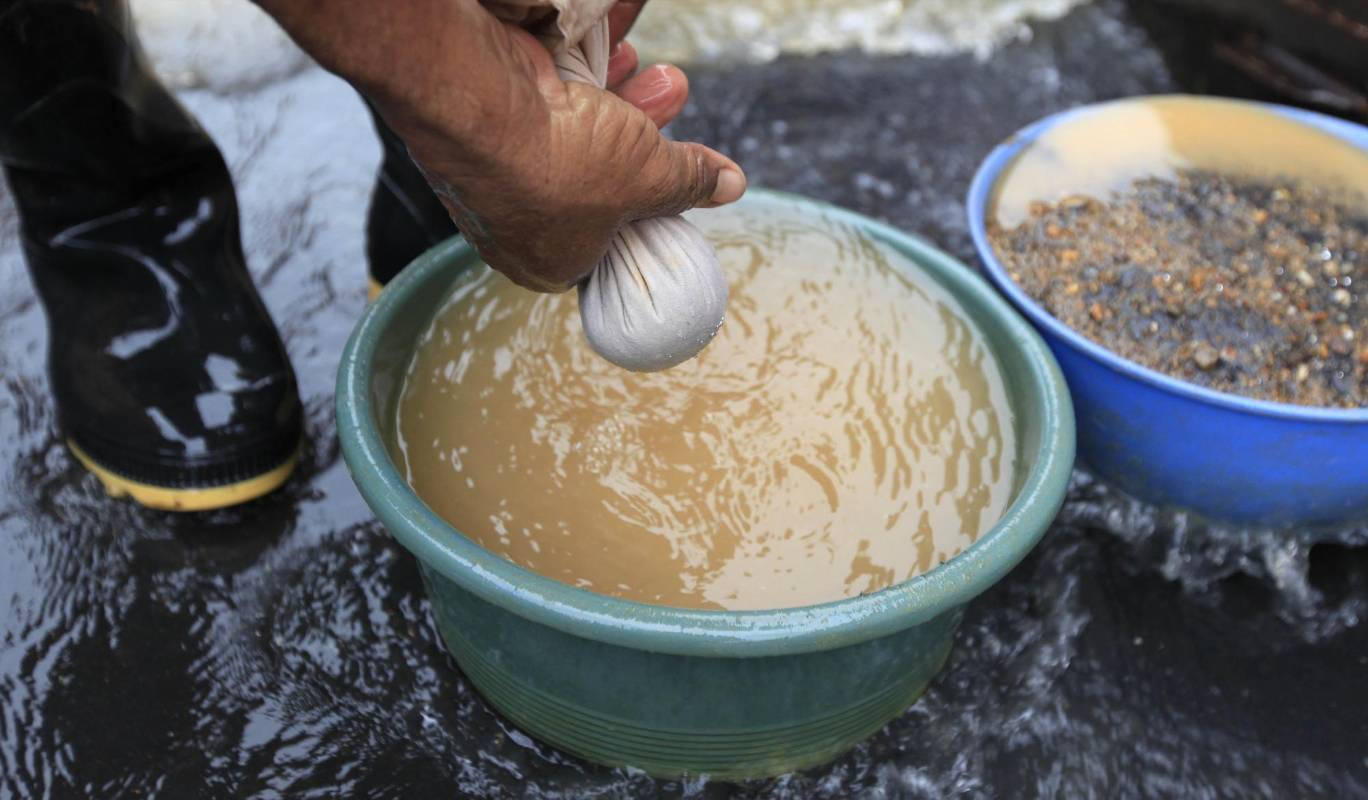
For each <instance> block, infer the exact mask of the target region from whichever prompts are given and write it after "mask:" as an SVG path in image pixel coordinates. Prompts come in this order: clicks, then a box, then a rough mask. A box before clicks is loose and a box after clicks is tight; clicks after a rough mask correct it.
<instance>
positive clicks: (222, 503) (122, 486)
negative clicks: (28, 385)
mask: <svg viewBox="0 0 1368 800" xmlns="http://www.w3.org/2000/svg"><path fill="white" fill-rule="evenodd" d="M66 444H67V447H68V448H70V449H71V454H72V455H74V456H76V460H77V461H80V462H81V464H82V466H84V467H85V468H86V469H88V470H90V471H91V472H92V473H94V475H95V477H97V478H99V479H100V483H102V484H104V488H105V491H106V492H108V493H109V496H110V497H130V498H132V499H133V501H134V502H136V503H139V504H141V505H144V506H147V507H148V508H156V509H161V510H163V511H211V510H213V509H216V508H226V507H228V506H235V505H238V504H239V503H245V502H247V501H248V500H255V499H256V498H258V497H261V496H262V495H264V494H269V493H270V492H273V491H275V490H276V489H278V488H280V485H281V484H283V483H284V482H285V481H286V480H288V479H289V477H290V473H292V472H294V468H295V466H296V465H298V463H299V451H298V450H296V451H295V453H294V455H292V456H290V457H289V458H288V459H286V460H285V463H283V464H281V465H280V466H278V467H276V468H274V469H272V470H271V471H269V472H264V473H262V474H260V475H257V476H256V477H254V478H248V479H247V480H245V481H238V482H237V483H230V484H227V485H225V486H211V487H208V488H204V489H172V488H169V487H166V486H154V485H152V484H150V483H139V482H138V481H133V480H129V479H128V478H125V477H123V476H121V475H116V474H114V473H113V472H110V471H109V470H108V469H106V468H104V467H102V466H100V465H99V464H97V463H95V461H94V460H92V459H91V457H90V456H89V455H87V454H86V453H85V451H84V450H82V449H81V448H80V447H77V446H76V443H75V442H73V441H71V440H70V439H67V440H66Z"/></svg>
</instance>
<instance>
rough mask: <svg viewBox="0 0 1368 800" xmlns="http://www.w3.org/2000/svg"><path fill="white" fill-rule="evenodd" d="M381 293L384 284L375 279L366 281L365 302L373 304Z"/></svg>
mask: <svg viewBox="0 0 1368 800" xmlns="http://www.w3.org/2000/svg"><path fill="white" fill-rule="evenodd" d="M383 291H385V284H383V283H381V282H380V281H377V280H376V279H375V278H370V279H368V282H367V284H366V301H367V302H369V303H374V302H375V298H377V297H379V296H380V293H381V292H383Z"/></svg>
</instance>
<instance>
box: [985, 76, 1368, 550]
mask: <svg viewBox="0 0 1368 800" xmlns="http://www.w3.org/2000/svg"><path fill="white" fill-rule="evenodd" d="M1225 102H1229V101H1225ZM1254 105H1258V106H1259V107H1261V108H1263V109H1265V110H1267V111H1270V112H1273V113H1276V114H1281V115H1283V116H1285V117H1288V118H1290V119H1292V120H1295V121H1297V122H1300V123H1301V124H1304V125H1309V126H1311V127H1314V128H1317V129H1319V130H1321V131H1323V132H1325V133H1329V134H1331V135H1334V136H1338V137H1340V138H1342V139H1345V140H1347V141H1348V142H1349V143H1351V144H1353V145H1354V146H1356V147H1359V148H1362V149H1364V150H1365V151H1368V128H1365V127H1363V126H1361V125H1355V124H1353V123H1349V122H1345V121H1343V120H1340V119H1335V118H1333V117H1328V116H1325V115H1323V114H1316V113H1313V112H1309V111H1303V110H1300V109H1295V108H1288V107H1286V106H1279V105H1272V104H1267V103H1258V104H1254ZM1098 108H1100V106H1086V107H1082V108H1077V109H1072V110H1069V111H1065V112H1061V113H1059V114H1055V115H1053V116H1049V117H1046V118H1045V119H1043V120H1040V121H1039V122H1036V123H1034V124H1032V125H1030V126H1028V127H1026V128H1024V129H1022V130H1021V131H1019V132H1018V133H1017V134H1016V135H1014V136H1012V137H1011V138H1010V139H1008V140H1007V141H1006V142H1004V143H1003V144H1001V145H999V146H998V147H997V148H996V149H994V150H993V152H992V153H991V154H989V156H988V158H987V159H986V160H985V161H984V162H983V165H982V166H980V167H979V170H978V173H977V174H976V175H975V176H974V181H973V184H972V185H971V186H970V187H969V197H968V211H969V229H970V232H971V233H972V235H973V237H974V246H975V247H976V248H978V254H979V258H980V259H981V260H982V262H983V265H984V270H985V272H986V274H987V277H988V279H989V280H990V281H991V282H992V283H993V284H994V285H995V286H996V287H997V288H998V290H999V291H1000V292H1002V294H1003V295H1004V296H1006V298H1007V299H1008V301H1009V302H1011V303H1012V305H1014V306H1016V308H1017V310H1019V311H1020V312H1021V313H1022V314H1024V315H1025V316H1026V317H1027V318H1028V319H1030V321H1031V322H1032V324H1034V325H1035V327H1036V329H1037V330H1039V331H1040V333H1041V336H1042V337H1043V338H1044V339H1045V342H1046V344H1048V345H1049V347H1050V350H1052V351H1053V352H1054V355H1055V358H1056V359H1057V360H1058V361H1059V366H1060V367H1061V369H1062V370H1063V371H1064V378H1065V380H1066V381H1067V382H1068V384H1069V390H1070V393H1071V394H1072V395H1073V402H1074V410H1075V414H1076V417H1077V424H1078V457H1079V460H1080V461H1081V462H1083V463H1084V464H1085V465H1087V466H1088V467H1089V468H1090V469H1091V470H1092V471H1093V472H1094V473H1095V474H1097V475H1098V476H1100V477H1102V478H1103V479H1105V480H1107V481H1109V482H1110V483H1112V484H1114V485H1117V486H1119V487H1121V488H1122V489H1124V490H1126V491H1127V492H1129V493H1131V494H1132V495H1135V496H1136V497H1139V498H1141V499H1143V500H1146V501H1149V502H1151V503H1155V504H1157V505H1163V506H1171V507H1176V508H1181V509H1185V510H1188V511H1192V512H1196V513H1198V514H1200V515H1202V516H1204V517H1207V518H1210V519H1213V520H1217V521H1222V522H1232V523H1241V524H1249V523H1253V524H1257V525H1260V526H1269V527H1292V526H1302V527H1322V526H1325V527H1332V526H1339V525H1344V524H1347V523H1354V522H1358V521H1361V520H1364V519H1368V409H1362V408H1361V409H1325V408H1314V407H1309V406H1297V405H1290V404H1286V403H1272V402H1266V401H1262V400H1252V399H1249V398H1246V397H1240V396H1238V395H1232V394H1227V393H1224V392H1217V391H1214V390H1211V389H1206V388H1203V387H1200V386H1197V385H1195V384H1192V383H1188V382H1186V381H1182V380H1178V379H1176V378H1172V377H1169V376H1167V375H1164V374H1162V373H1159V372H1156V371H1154V370H1152V369H1148V368H1146V367H1142V366H1140V365H1139V364H1136V363H1135V362H1133V361H1129V360H1127V359H1124V358H1121V357H1120V356H1118V355H1116V354H1115V353H1112V352H1111V351H1109V350H1107V349H1105V348H1103V347H1101V346H1099V345H1097V344H1094V343H1093V342H1091V341H1089V340H1088V339H1086V338H1084V337H1083V336H1082V335H1081V334H1079V333H1078V332H1076V331H1074V330H1073V329H1072V328H1069V327H1068V326H1066V325H1065V324H1064V323H1062V322H1060V321H1059V320H1058V319H1056V318H1054V317H1053V316H1051V315H1050V314H1049V313H1048V312H1047V311H1046V310H1045V309H1044V308H1042V307H1041V306H1040V305H1039V304H1038V303H1036V301H1035V300H1033V299H1031V298H1030V297H1029V296H1027V294H1026V293H1025V292H1023V291H1022V290H1021V288H1020V287H1018V286H1017V285H1016V284H1015V283H1014V282H1013V281H1012V280H1011V278H1010V277H1008V275H1007V270H1006V269H1005V268H1004V267H1003V265H1002V263H1001V262H1000V261H998V258H997V256H996V254H994V252H993V249H992V247H991V246H990V245H989V243H988V234H987V230H986V227H985V225H986V222H987V215H988V211H989V203H990V201H991V199H992V197H993V193H994V190H995V188H996V185H997V181H998V179H999V177H1000V176H1001V175H1002V173H1003V172H1004V170H1005V169H1006V168H1007V167H1008V166H1009V165H1010V164H1011V163H1012V161H1013V159H1015V158H1016V156H1017V154H1018V153H1020V152H1021V151H1022V150H1023V149H1024V148H1025V147H1026V146H1027V145H1029V144H1030V143H1031V142H1033V141H1034V140H1036V139H1037V138H1038V137H1040V136H1041V135H1042V134H1043V133H1044V132H1045V131H1047V130H1049V129H1050V128H1052V127H1054V126H1055V125H1059V124H1061V123H1064V122H1067V121H1069V120H1071V119H1074V118H1076V117H1078V116H1079V115H1082V114H1089V113H1093V112H1095V111H1096V110H1097V109H1098Z"/></svg>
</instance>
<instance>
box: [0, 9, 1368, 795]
mask: <svg viewBox="0 0 1368 800" xmlns="http://www.w3.org/2000/svg"><path fill="white" fill-rule="evenodd" d="M692 75H693V84H694V96H695V98H696V99H695V102H694V105H693V107H692V109H691V110H690V112H689V113H688V114H687V116H686V117H685V118H683V119H682V120H681V121H680V122H679V123H678V124H677V125H676V129H675V130H676V133H677V134H678V135H680V136H683V137H691V138H699V139H702V140H704V141H709V142H711V143H714V144H719V145H721V146H722V147H723V148H724V149H726V150H727V151H728V152H730V153H731V154H732V155H733V156H735V157H736V158H737V159H738V160H740V161H741V162H742V163H744V164H745V165H746V167H747V169H748V172H749V174H750V177H751V180H752V181H754V182H755V183H757V184H763V185H767V186H772V187H776V188H783V189H788V190H790V191H796V192H800V193H803V194H808V195H811V196H814V197H818V198H821V199H825V200H830V201H833V202H836V203H839V204H841V205H845V206H849V207H851V208H854V209H858V210H860V211H863V212H865V213H869V214H872V215H874V216H877V217H882V218H885V219H888V220H890V221H892V222H893V223H895V224H897V225H899V226H901V227H903V228H906V229H908V230H911V231H915V232H917V233H920V234H922V235H924V236H926V237H927V238H929V239H931V240H932V241H934V242H936V243H938V244H940V245H942V246H944V247H945V248H947V249H948V250H950V251H951V252H953V253H956V254H957V255H959V256H960V257H962V258H965V259H966V260H970V259H972V251H971V249H970V246H969V238H968V234H967V232H966V229H965V224H964V219H963V209H962V206H961V198H962V197H963V195H964V192H965V188H966V186H967V184H968V180H969V177H970V174H971V173H972V171H973V169H974V167H975V165H976V164H977V162H978V160H979V159H980V158H981V157H982V156H983V155H984V154H985V153H986V152H987V151H988V150H989V148H990V147H991V146H992V144H994V143H995V142H996V141H998V140H999V139H1001V138H1002V137H1003V136H1005V135H1007V134H1008V133H1010V132H1011V131H1012V130H1014V129H1015V128H1017V127H1018V126H1020V125H1022V124H1024V123H1026V122H1028V121H1030V120H1032V119H1034V118H1036V117H1038V116H1040V115H1043V114H1045V113H1048V112H1050V111H1053V110H1055V109H1058V108H1061V107H1065V106H1069V105H1073V104H1076V103H1082V102H1088V101H1092V100H1096V99H1101V98H1108V97H1114V96H1119V95H1126V94H1135V93H1144V92H1155V91H1167V90H1171V89H1174V88H1177V87H1178V86H1180V85H1184V84H1185V83H1187V82H1188V81H1189V80H1191V79H1192V76H1190V75H1185V74H1183V73H1182V72H1181V70H1177V71H1175V69H1174V68H1171V67H1170V66H1169V65H1166V64H1165V63H1164V62H1163V61H1162V60H1161V58H1160V56H1159V55H1158V50H1157V49H1156V48H1155V46H1154V45H1153V43H1152V42H1151V41H1149V39H1148V38H1147V34H1146V33H1145V32H1144V30H1142V29H1141V28H1140V27H1138V25H1136V24H1135V23H1134V22H1133V21H1131V20H1130V18H1129V17H1128V15H1127V12H1126V11H1125V10H1124V8H1122V7H1120V6H1119V5H1115V4H1112V3H1103V4H1101V5H1099V6H1090V7H1085V8H1084V9H1082V10H1080V11H1078V12H1075V13H1074V14H1073V15H1071V16H1070V17H1068V18H1066V19H1065V20H1063V21H1061V22H1059V23H1053V24H1049V25H1043V26H1038V27H1037V29H1036V35H1035V36H1034V37H1033V39H1032V40H1031V41H1029V42H1026V43H1021V44H1017V45H1013V46H1010V47H1008V48H1006V49H1004V50H1002V51H1000V52H999V53H998V54H997V55H995V56H994V57H993V58H992V59H990V60H988V61H986V62H979V61H976V60H974V59H973V58H972V57H968V56H965V57H947V58H932V59H927V58H874V57H866V56H860V55H842V56H836V57H818V58H812V59H805V60H781V61H780V62H778V63H776V64H771V65H765V66H748V67H739V68H735V69H731V70H726V71H722V70H708V69H697V70H694V71H693V72H692ZM184 99H185V100H186V102H187V104H188V105H190V106H191V108H192V109H193V110H194V111H195V112H196V113H197V114H198V115H199V116H200V118H201V119H202V120H203V121H204V123H205V124H206V126H207V127H208V128H209V129H210V130H211V132H212V133H213V134H214V135H215V137H216V139H217V140H218V141H219V143H220V145H221V146H222V147H223V149H224V151H225V154H226V155H227V157H228V160H229V162H230V163H231V164H232V166H233V170H234V173H235V175H236V176H237V178H238V186H239V193H240V195H241V200H242V207H243V210H244V220H243V223H244V224H243V227H244V230H245V235H246V239H247V248H248V253H249V258H250V260H251V263H252V267H253V270H254V272H255V274H256V275H257V277H258V280H259V284H260V285H261V286H262V288H263V293H264V295H265V297H266V300H267V303H268V305H269V306H270V308H271V310H272V312H273V313H274V314H275V317H276V319H277V321H278V322H279V324H280V327H281V329H282V331H283V333H284V336H285V338H286V340H287V342H288V345H289V348H290V352H291V356H292V358H293V360H294V363H295V367H296V369H297V371H298V373H299V377H300V383H301V390H302V392H303V395H304V397H305V401H306V404H307V408H308V419H309V423H308V427H309V431H308V432H309V441H310V444H309V448H308V452H307V453H306V456H305V459H304V463H303V465H302V467H301V469H300V471H299V474H298V475H297V476H296V477H295V479H294V480H292V481H291V482H290V484H289V485H288V486H287V487H286V488H285V489H284V490H283V491H282V492H280V493H278V494H276V495H274V496H272V497H270V498H267V499H265V500H262V501H259V502H257V503H255V504H252V505H250V506H246V507H243V508H241V509H238V510H233V511H229V512H221V513H217V514H211V515H191V516H170V515H165V514H160V513H153V512H148V511H144V510H141V509H138V508H136V507H133V506H130V505H127V504H123V503H118V502H112V501H110V500H108V499H107V498H105V497H104V496H103V495H102V493H101V491H100V489H99V487H98V485H97V483H96V481H95V480H94V479H93V478H91V477H90V476H88V475H86V474H85V473H84V472H83V471H82V470H80V469H79V468H78V467H77V466H76V465H75V464H74V463H73V461H72V459H71V458H70V457H69V456H68V454H67V453H66V451H65V450H64V449H63V448H62V446H61V444H60V440H59V438H58V436H57V434H56V431H55V430H54V428H53V416H52V413H51V409H50V408H49V407H48V405H47V403H46V400H45V391H46V390H45V379H44V377H43V352H44V346H45V339H46V335H45V330H44V325H43V319H42V315H41V311H40V309H39V308H38V306H37V305H36V302H35V300H34V298H33V294H32V291H31V288H30V286H29V284H28V281H27V277H26V276H25V273H24V271H23V265H22V262H21V260H20V258H19V255H18V252H17V247H16V241H15V222H14V218H13V211H12V208H11V207H10V206H9V204H8V202H7V201H6V200H4V199H3V198H0V343H3V347H0V487H3V488H2V489H0V492H3V494H0V796H4V797H41V796H52V797H74V796H98V797H144V796H162V797H191V796H208V797H220V796H253V797H283V796H288V797H333V796H364V797H415V796H422V797H429V796H460V795H466V796H482V797H505V796H530V797H543V796H553V795H560V794H563V795H566V796H575V797H580V796H596V797H623V796H638V795H640V796H654V795H661V794H664V795H677V794H685V795H691V796H706V797H724V796H731V795H737V796H747V797H749V796H788V797H807V796H821V797H848V796H870V797H902V796H913V797H921V796H926V797H938V796H944V795H950V794H954V795H969V796H1001V797H1017V796H1023V797H1034V796H1056V797H1070V798H1073V797H1089V796H1095V797H1132V796H1137V797H1138V796H1154V797H1172V796H1185V797H1246V796H1261V797H1336V798H1341V797H1352V796H1361V797H1368V745H1365V742H1368V625H1365V624H1361V617H1362V616H1363V615H1364V614H1365V613H1368V550H1365V549H1364V548H1363V547H1362V546H1359V547H1357V548H1356V547H1353V546H1341V545H1327V544H1321V545H1317V546H1316V547H1315V548H1314V549H1308V545H1306V544H1305V543H1304V542H1302V541H1301V540H1299V539H1298V538H1296V537H1293V536H1286V535H1281V536H1280V535H1270V534H1256V533H1249V532H1236V531H1212V530H1207V529H1204V528H1202V527H1201V526H1198V525H1196V524H1194V523H1191V522H1189V521H1187V520H1184V519H1183V518H1182V517H1180V516H1174V515H1165V514H1156V513H1154V512H1153V511H1152V510H1150V509H1145V508H1143V507H1140V506H1137V505H1135V504H1133V503H1130V502H1128V501H1126V500H1125V499H1123V498H1118V497H1115V496H1113V495H1111V494H1110V493H1109V492H1107V491H1106V490H1105V489H1103V488H1101V487H1098V486H1096V485H1093V484H1091V483H1090V482H1089V481H1087V479H1086V478H1082V477H1080V479H1079V480H1078V481H1077V484H1078V485H1077V486H1076V487H1075V489H1074V491H1073V492H1072V494H1071V500H1070V503H1069V504H1068V506H1067V507H1066V509H1065V511H1064V513H1063V514H1062V516H1061V519H1060V522H1059V523H1058V524H1057V525H1056V526H1055V527H1054V529H1053V530H1052V531H1051V532H1050V534H1049V535H1048V536H1047V537H1046V539H1045V541H1044V542H1043V543H1042V545H1041V546H1040V547H1039V548H1038V549H1037V550H1036V551H1035V553H1034V554H1033V555H1032V556H1031V557H1030V558H1029V559H1028V560H1027V561H1026V562H1025V563H1023V564H1022V565H1021V567H1019V568H1018V569H1017V570H1016V571H1015V572H1013V573H1012V574H1011V575H1010V576H1009V577H1008V578H1007V579H1006V580H1004V581H1003V582H1002V583H1001V584H1000V585H999V586H998V587H996V588H995V589H994V590H992V591H991V592H990V593H988V594H987V595H985V596H984V597H982V598H980V599H979V600H978V601H977V602H976V603H975V604H974V605H973V606H972V608H971V610H970V612H969V614H968V616H967V618H966V620H965V624H964V626H963V628H962V629H961V632H960V635H959V641H958V648H957V650H956V653H955V655H954V656H953V657H952V659H951V662H950V664H949V666H948V668H947V669H946V670H945V672H944V673H943V674H942V675H941V676H940V677H939V678H938V679H937V681H936V682H935V683H934V685H933V686H932V688H931V690H930V691H929V693H928V694H927V696H926V697H925V698H923V700H922V701H921V702H920V703H919V704H918V705H917V706H915V707H914V708H913V709H912V710H911V711H909V712H908V713H907V714H905V715H904V716H903V717H901V718H899V719H898V720H896V721H895V722H893V723H892V724H891V725H889V726H888V727H887V728H886V729H885V730H884V731H883V732H881V733H880V734H878V735H877V736H875V737H874V738H873V739H871V740H870V741H869V742H867V743H866V744H864V745H862V746H860V747H859V748H858V749H857V750H856V751H854V752H853V753H851V754H850V755H848V756H847V757H845V758H843V759H841V760H840V761H838V762H837V763H835V764H833V765H831V766H829V767H827V768H823V769H820V770H815V771H813V772H811V773H806V774H802V775H795V776H788V777H785V778H781V779H777V780H775V781H770V782H764V783H759V784H754V785H748V786H743V787H730V786H725V785H720V784H711V783H707V782H705V781H694V782H688V783H679V782H675V783H657V782H655V781H652V780H650V779H647V778H645V777H642V776H640V775H635V774H630V773H625V772H621V771H612V770H606V769H601V768H596V767H592V766H589V765H586V764H584V763H582V762H579V761H577V760H575V759H572V758H569V757H566V756H562V755H560V754H558V753H556V752H554V751H552V750H550V749H548V748H545V747H542V746H540V745H538V744H536V743H535V742H532V741H531V740H529V739H528V738H527V737H526V736H524V735H523V734H522V733H520V732H518V731H517V730H515V729H513V728H511V727H510V726H509V725H507V723H505V722H503V721H502V720H500V719H499V718H498V717H497V716H496V715H494V714H493V713H492V712H490V711H489V710H488V709H487V708H486V707H485V706H484V704H483V703H482V701H481V700H480V699H479V698H478V697H477V696H475V695H474V694H473V693H472V691H471V689H470V687H469V685H468V684H467V683H466V682H465V681H464V679H463V678H462V677H461V675H460V673H459V672H458V671H457V670H456V668H455V666H454V665H453V664H452V662H451V661H450V659H449V658H448V657H447V656H446V655H445V654H444V653H443V651H442V649H441V647H440V644H439V643H438V641H437V639H436V636H435V633H434V631H433V629H432V626H431V624H430V622H429V620H428V610H427V604H426V601H425V600H424V598H423V595H422V591H421V588H420V586H419V582H418V575H417V572H416V570H415V567H414V564H413V561H412V559H411V558H410V557H409V556H408V555H407V554H406V553H405V552H404V551H402V550H401V549H400V548H398V546H397V545H395V544H394V543H393V542H392V541H391V540H390V539H389V538H388V537H387V536H386V535H385V533H384V532H383V531H382V530H381V529H380V528H379V527H378V526H377V525H376V524H375V523H374V522H373V521H372V520H371V518H370V515H369V513H368V512H367V510H366V508H365V506H364V504H363V503H362V502H361V500H360V498H359V496H358V495H357V493H356V492H355V490H354V489H353V487H352V485H351V483H350V481H349V479H348V477H347V475H346V471H345V469H344V468H343V466H342V465H341V462H340V461H339V458H338V451H337V444H336V440H335V429H334V425H333V419H332V380H333V374H334V370H335V368H336V364H337V359H338V356H339V353H340V351H341V348H342V345H343V341H344V339H345V337H346V335H347V333H348V332H349V331H350V328H351V326H352V324H353V322H354V320H355V318H356V316H357V315H358V314H359V313H360V311H361V309H362V307H363V303H364V291H365V290H364V264H363V261H362V257H361V253H362V240H361V227H362V220H363V213H364V209H365V203H366V198H367V195H368V192H369V182H370V179H371V175H372V174H373V169H374V166H375V164H376V161H377V158H378V148H377V147H376V145H375V144H374V142H373V139H372V134H371V133H370V130H369V127H368V123H367V120H366V116H365V113H364V111H363V110H362V108H361V107H360V105H359V104H358V103H356V102H355V100H354V99H353V98H352V97H351V96H350V94H349V93H348V91H347V90H346V88H345V87H343V86H341V85H340V84H339V83H338V82H336V81H335V80H334V79H332V78H329V77H327V76H325V75H322V74H320V73H317V72H312V71H311V72H305V73H302V74H299V75H296V76H294V77H291V78H289V79H287V80H284V81H281V82H278V83H275V84H271V85H269V86H266V87H264V88H260V89H257V90H252V91H244V92H239V93H233V94H214V93H211V92H207V91H201V92H190V93H187V94H186V95H184ZM1344 538H1345V539H1347V540H1351V541H1359V542H1362V541H1363V540H1364V539H1365V538H1368V537H1364V536H1363V533H1362V532H1359V533H1357V534H1353V533H1348V532H1346V534H1345V537H1344Z"/></svg>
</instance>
